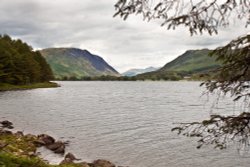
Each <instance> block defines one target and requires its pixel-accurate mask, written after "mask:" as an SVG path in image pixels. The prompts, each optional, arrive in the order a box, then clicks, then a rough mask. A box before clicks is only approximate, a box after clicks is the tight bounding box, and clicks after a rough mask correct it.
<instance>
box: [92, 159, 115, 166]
mask: <svg viewBox="0 0 250 167" xmlns="http://www.w3.org/2000/svg"><path fill="white" fill-rule="evenodd" d="M91 167H115V165H114V164H113V163H112V162H110V161H107V160H104V159H98V160H95V161H94V162H93V163H92V164H91Z"/></svg>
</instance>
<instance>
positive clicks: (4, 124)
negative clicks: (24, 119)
mask: <svg viewBox="0 0 250 167" xmlns="http://www.w3.org/2000/svg"><path fill="white" fill-rule="evenodd" d="M0 123H1V124H2V127H3V128H8V129H13V128H14V127H13V123H12V122H10V121H8V120H5V121H2V122H0Z"/></svg>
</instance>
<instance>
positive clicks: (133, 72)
mask: <svg viewBox="0 0 250 167" xmlns="http://www.w3.org/2000/svg"><path fill="white" fill-rule="evenodd" d="M158 69H160V68H156V67H148V68H144V69H130V70H128V71H126V72H124V73H122V76H128V77H133V76H136V75H139V74H143V73H147V72H152V71H156V70H158Z"/></svg>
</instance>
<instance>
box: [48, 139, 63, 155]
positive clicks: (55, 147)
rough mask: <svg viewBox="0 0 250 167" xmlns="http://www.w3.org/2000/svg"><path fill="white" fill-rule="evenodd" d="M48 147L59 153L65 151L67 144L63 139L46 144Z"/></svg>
mask: <svg viewBox="0 0 250 167" xmlns="http://www.w3.org/2000/svg"><path fill="white" fill-rule="evenodd" d="M46 148H47V149H49V150H51V151H53V152H54V153H57V154H64V153H65V144H64V143H63V142H62V141H57V142H55V143H52V144H49V145H46Z"/></svg>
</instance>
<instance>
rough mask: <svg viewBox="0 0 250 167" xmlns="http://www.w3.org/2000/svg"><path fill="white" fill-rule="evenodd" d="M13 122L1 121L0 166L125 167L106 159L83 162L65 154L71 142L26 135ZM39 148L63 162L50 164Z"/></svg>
mask: <svg viewBox="0 0 250 167" xmlns="http://www.w3.org/2000/svg"><path fill="white" fill-rule="evenodd" d="M13 129H14V126H13V124H12V122H10V121H8V120H5V121H0V166H1V165H3V166H18V165H21V166H22V167H30V166H36V167H125V166H116V165H114V164H113V163H112V162H110V161H108V160H104V159H98V160H94V161H93V162H86V161H82V159H78V158H76V157H75V156H74V155H73V154H72V153H70V152H68V153H66V152H65V148H66V147H67V146H68V145H69V142H70V141H59V140H56V139H55V138H53V137H52V136H49V135H47V134H40V135H33V134H24V133H23V132H22V131H15V130H13ZM39 148H42V149H46V150H48V151H51V152H52V153H53V154H55V155H60V156H62V157H63V160H62V161H61V162H60V163H59V164H56V165H52V164H50V163H49V162H48V161H47V160H45V159H42V158H41V152H39V150H38V149H39Z"/></svg>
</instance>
